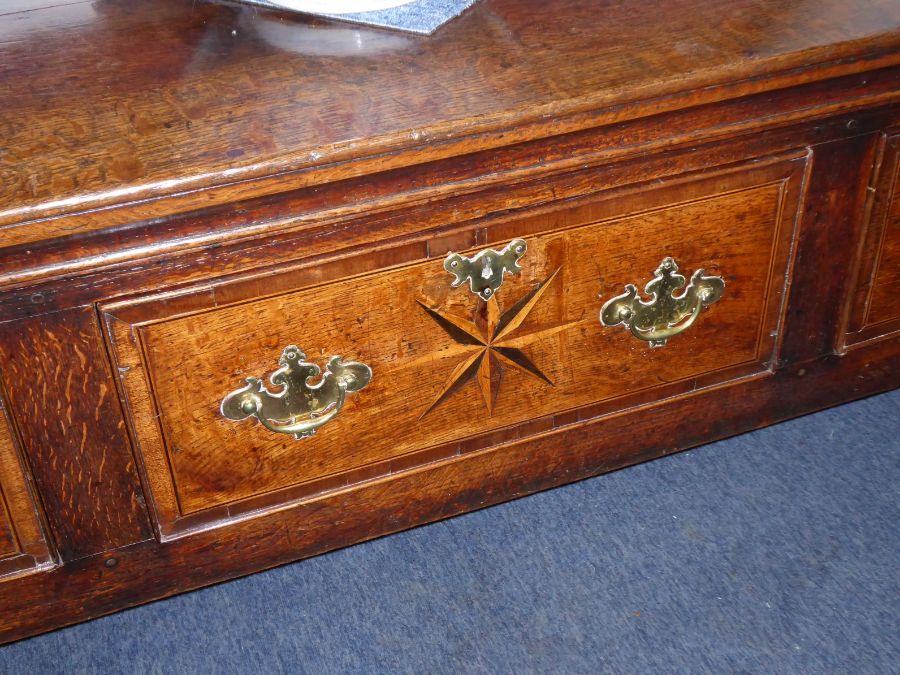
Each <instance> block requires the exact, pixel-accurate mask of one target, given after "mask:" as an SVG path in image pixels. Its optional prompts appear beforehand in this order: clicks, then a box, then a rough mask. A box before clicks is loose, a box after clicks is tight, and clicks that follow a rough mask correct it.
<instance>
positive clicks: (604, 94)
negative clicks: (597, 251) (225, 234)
mask: <svg viewBox="0 0 900 675" xmlns="http://www.w3.org/2000/svg"><path fill="white" fill-rule="evenodd" d="M51 5H52V6H51ZM897 63H900V3H898V2H897V1H896V0H869V1H867V2H846V0H794V1H792V2H784V1H783V0H702V1H701V0H666V1H665V2H649V1H648V0H605V1H602V2H598V1H597V0H553V1H552V2H548V1H547V0H481V2H479V3H478V4H477V5H476V6H475V7H473V8H472V9H471V10H469V11H467V12H466V13H465V14H464V15H463V16H462V17H461V18H459V19H457V20H455V21H453V22H452V23H450V24H448V25H447V26H445V27H444V28H443V29H441V30H440V31H438V33H437V34H435V35H434V36H431V37H421V36H414V35H407V34H402V33H392V32H387V31H381V30H375V29H365V28H360V27H355V26H350V25H345V24H340V23H327V22H320V21H315V20H312V19H309V18H303V17H300V18H297V17H291V16H288V15H286V14H279V13H273V12H261V11H259V10H257V9H254V8H250V7H247V6H241V5H227V4H214V3H211V2H209V3H207V2H201V1H199V0H155V1H154V2H146V1H145V0H100V1H99V2H97V1H94V0H55V1H53V2H51V0H12V2H11V3H6V4H5V5H4V7H2V8H0V228H2V229H0V247H2V246H9V245H15V244H27V243H28V242H34V241H37V240H41V239H46V238H50V237H55V236H60V235H63V234H71V233H79V232H84V231H89V230H95V229H99V228H100V227H106V226H108V225H109V224H110V221H109V220H108V219H104V218H102V217H100V216H97V215H95V214H96V213H98V211H97V209H98V208H99V207H105V206H109V205H113V204H123V203H140V204H143V205H144V206H142V207H141V209H142V210H139V211H136V212H135V213H133V214H131V215H129V216H128V217H129V219H130V218H133V217H135V214H136V215H137V216H139V217H143V218H151V217H157V216H161V215H166V214H167V213H172V212H175V211H178V210H186V209H190V208H197V207H199V206H205V205H207V204H210V203H220V202H223V201H226V200H232V199H234V198H235V197H236V196H237V197H241V198H242V197H249V196H255V195H260V194H265V193H267V192H271V191H273V183H272V180H273V179H272V176H282V177H283V176H284V175H285V174H286V173H288V172H290V173H291V175H292V176H293V177H294V178H293V179H292V180H295V181H296V180H301V181H302V184H304V185H311V184H316V183H322V182H328V181H332V180H336V179H339V178H344V177H348V176H354V175H361V174H365V173H368V172H372V171H379V170H383V169H387V168H395V167H401V166H407V165H411V164H415V163H420V162H423V161H428V160H431V159H437V158H442V157H448V156H452V155H456V154H461V153H464V152H471V151H474V150H481V149H486V148H491V147H496V146H499V145H507V144H509V143H511V142H514V141H516V140H530V139H533V138H539V137H546V136H549V135H553V134H557V133H565V132H568V131H574V130H578V129H583V128H587V127H591V126H597V125H600V124H605V123H610V122H615V121H618V120H623V119H629V118H634V117H639V116H644V115H648V114H653V113H656V112H662V111H667V110H674V109H678V108H682V107H687V106H694V105H698V104H703V103H707V102H712V101H717V100H722V99H725V98H734V97H737V96H740V95H744V94H749V93H757V92H760V91H767V90H770V89H777V88H782V87H785V86H791V85H795V84H802V83H807V82H814V81H818V80H823V79H827V78H830V77H837V76H842V75H847V74H854V73H859V72H865V71H868V70H872V69H875V68H879V67H883V66H889V65H895V64H897ZM297 176H300V178H299V179H298V178H297ZM266 181H268V183H267V182H266ZM201 189H203V190H204V192H203V193H202V194H199V193H198V192H197V191H198V190H201ZM172 199H177V200H178V203H177V204H173V205H168V206H167V205H165V204H164V203H165V202H167V200H172Z"/></svg>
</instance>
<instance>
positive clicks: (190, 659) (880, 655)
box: [0, 390, 900, 675]
mask: <svg viewBox="0 0 900 675" xmlns="http://www.w3.org/2000/svg"><path fill="white" fill-rule="evenodd" d="M0 672H2V673H29V674H30V673H101V672H102V673H166V674H169V673H281V672H284V673H315V674H319V673H382V672H384V673H716V674H720V673H852V674H854V675H856V674H861V673H878V674H881V673H898V672H900V390H898V391H895V392H893V393H889V394H884V395H881V396H877V397H873V398H870V399H867V400H864V401H859V402H857V403H853V404H850V405H846V406H842V407H840V408H836V409H832V410H828V411H825V412H821V413H818V414H816V415H811V416H808V417H804V418H801V419H797V420H794V421H791V422H787V423H784V424H781V425H778V426H776V427H772V428H769V429H763V430H760V431H756V432H753V433H749V434H745V435H743V436H739V437H736V438H732V439H729V440H726V441H722V442H719V443H714V444H711V445H707V446H704V447H701V448H697V449H695V450H692V451H689V452H685V453H681V454H678V455H674V456H671V457H667V458H665V459H661V460H658V461H655V462H650V463H648V464H643V465H641V466H637V467H632V468H630V469H625V470H623V471H619V472H616V473H613V474H610V475H607V476H601V477H599V478H595V479H592V480H588V481H584V482H581V483H578V484H575V485H571V486H567V487H564V488H560V489H557V490H552V491H549V492H545V493H542V494H539V495H534V496H531V497H527V498H525V499H520V500H518V501H516V502H512V503H508V504H503V505H501V506H497V507H493V508H490V509H486V510H483V511H480V512H477V513H473V514H469V515H466V516H462V517H459V518H455V519H452V520H448V521H444V522H440V523H436V524H434V525H429V526H427V527H422V528H419V529H416V530H412V531H409V532H404V533H401V534H398V535H394V536H391V537H387V538H384V539H380V540H377V541H373V542H369V543H366V544H362V545H359V546H355V547H351V548H348V549H344V550H341V551H337V552H335V553H331V554H328V555H325V556H321V557H318V558H314V559H311V560H307V561H304V562H300V563H297V564H293V565H288V566H285V567H281V568H279V569H275V570H271V571H268V572H265V573H262V574H258V575H255V576H252V577H247V578H244V579H240V580H237V581H233V582H230V583H226V584H222V585H219V586H215V587H212V588H207V589H205V590H201V591H198V592H195V593H191V594H188V595H182V596H179V597H176V598H172V599H170V600H166V601H163V602H157V603H154V604H151V605H148V606H145V607H140V608H137V609H133V610H129V611H127V612H122V613H120V614H117V615H114V616H110V617H106V618H103V619H99V620H96V621H93V622H90V623H87V624H82V625H79V626H75V627H72V628H68V629H65V630H61V631H57V632H55V633H51V634H48V635H44V636H41V637H37V638H33V639H31V640H25V641H22V642H18V643H15V644H12V645H9V646H7V647H4V648H0Z"/></svg>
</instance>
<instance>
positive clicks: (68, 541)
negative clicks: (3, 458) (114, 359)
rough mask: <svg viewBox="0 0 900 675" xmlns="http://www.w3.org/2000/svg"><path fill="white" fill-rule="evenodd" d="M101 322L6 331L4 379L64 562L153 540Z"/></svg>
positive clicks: (89, 315) (79, 317)
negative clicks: (137, 542) (103, 339)
mask: <svg viewBox="0 0 900 675" xmlns="http://www.w3.org/2000/svg"><path fill="white" fill-rule="evenodd" d="M98 328H99V327H98V326H97V321H96V316H95V315H94V313H93V311H92V310H91V309H88V308H84V309H73V310H70V311H67V312H60V313H56V314H52V315H49V316H45V317H41V318H40V319H33V320H30V321H19V322H16V323H15V324H5V325H3V326H0V372H2V373H3V377H4V380H5V384H6V388H7V392H8V395H9V408H10V411H11V413H12V415H13V417H14V418H15V419H16V420H17V421H18V427H19V430H20V433H21V436H22V443H23V447H24V451H25V455H26V456H27V457H28V459H29V461H30V463H31V466H32V468H33V471H34V479H35V482H36V484H37V487H38V489H39V490H40V492H41V496H42V498H43V500H44V504H45V505H46V507H47V519H48V521H49V523H50V528H51V531H52V533H53V536H54V540H55V542H56V547H57V550H58V551H59V554H60V556H61V557H62V558H63V560H71V559H75V558H79V557H83V556H86V555H91V554H93V553H99V552H101V551H106V550H108V549H112V548H116V547H118V546H124V545H125V544H129V543H132V542H134V541H140V540H142V539H146V538H147V537H149V536H150V528H149V522H148V519H147V514H146V509H145V507H144V504H143V499H144V497H143V493H142V492H141V490H140V483H139V481H138V477H137V472H136V470H135V465H134V459H133V457H132V454H131V447H130V445H129V443H128V437H127V435H126V434H125V423H124V422H123V420H122V417H121V411H120V408H119V402H118V400H117V397H116V386H115V382H114V381H113V379H112V375H111V373H110V372H109V368H108V365H107V359H106V352H105V349H104V347H103V341H102V338H101V336H100V331H99V329H98Z"/></svg>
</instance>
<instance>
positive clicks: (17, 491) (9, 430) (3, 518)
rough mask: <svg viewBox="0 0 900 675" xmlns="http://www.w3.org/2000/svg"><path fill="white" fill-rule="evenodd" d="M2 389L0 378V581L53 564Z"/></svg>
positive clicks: (41, 519) (38, 508) (47, 567)
mask: <svg viewBox="0 0 900 675" xmlns="http://www.w3.org/2000/svg"><path fill="white" fill-rule="evenodd" d="M2 391H3V386H2V380H0V583H2V582H3V581H4V580H6V581H9V580H10V579H11V578H12V577H13V576H17V575H18V574H21V573H25V572H34V571H38V570H42V569H43V570H46V569H49V568H50V567H52V565H53V558H52V555H51V552H50V548H49V545H48V542H47V538H46V536H45V535H44V524H43V518H42V517H41V514H40V507H39V505H38V502H37V501H36V499H35V494H34V491H33V489H32V487H31V484H30V480H29V476H28V473H27V469H26V468H25V465H24V464H23V462H22V456H21V454H20V453H19V450H18V447H17V442H16V440H15V430H14V429H13V427H12V422H11V420H10V419H9V416H8V415H7V413H6V405H5V403H4V400H3V399H4V397H3V394H2Z"/></svg>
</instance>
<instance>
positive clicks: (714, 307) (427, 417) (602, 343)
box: [101, 156, 806, 538]
mask: <svg viewBox="0 0 900 675" xmlns="http://www.w3.org/2000/svg"><path fill="white" fill-rule="evenodd" d="M805 161H806V160H805V157H803V156H789V157H781V158H778V157H776V158H764V159H761V160H754V161H751V162H747V163H744V164H739V165H732V166H727V167H720V168H715V169H710V170H707V171H703V172H700V173H694V174H688V175H682V176H676V177H669V178H666V179H660V180H654V181H651V182H648V183H645V184H641V185H633V186H630V187H627V188H622V189H616V190H603V189H600V188H597V187H592V181H589V180H588V181H582V182H581V184H582V185H583V186H584V187H583V188H582V190H581V192H580V193H578V194H574V195H573V194H567V195H566V198H564V199H562V198H561V199H558V200H553V199H552V197H551V198H550V199H548V201H546V202H545V203H541V204H537V205H531V206H530V207H529V208H527V209H524V210H522V211H508V212H499V213H494V214H488V215H484V216H482V217H479V218H477V219H475V220H468V221H463V222H455V221H454V220H453V218H454V214H453V213H452V212H450V211H449V210H448V211H447V213H446V225H445V227H443V228H442V229H439V230H437V231H432V232H430V233H429V234H427V235H423V236H422V237H421V238H419V239H412V240H404V241H402V242H382V243H380V244H373V245H372V246H371V248H369V249H367V250H362V251H359V250H357V251H353V252H352V254H350V253H347V254H345V255H343V256H338V257H334V258H331V259H321V260H315V261H303V260H302V259H301V260H298V261H297V263H296V264H294V265H289V266H285V267H279V268H274V269H268V270H263V271H261V272H260V271H254V272H248V273H247V274H246V275H244V276H242V277H239V278H229V279H221V280H211V281H210V282H209V283H207V284H203V285H201V286H197V287H192V288H187V289H178V290H173V291H170V292H167V293H159V294H154V295H151V296H146V297H139V298H130V299H127V300H122V301H116V302H110V303H107V304H105V305H104V306H103V307H102V308H101V310H102V313H103V316H104V317H105V325H106V331H107V337H108V340H109V348H110V353H111V354H112V356H113V359H114V360H115V365H116V366H117V368H118V372H119V374H120V378H121V393H122V396H123V400H124V404H125V408H126V412H127V417H128V420H129V424H130V427H131V433H132V434H133V436H134V442H135V447H136V448H137V454H138V457H139V459H140V463H141V465H142V471H143V474H144V480H145V482H146V485H147V486H148V488H149V492H150V495H151V497H152V506H153V510H154V513H155V517H156V520H157V523H158V528H159V533H160V535H161V537H163V538H166V537H172V536H180V535H182V534H184V533H186V532H189V531H191V530H192V529H194V528H206V527H210V526H213V525H225V524H227V523H228V522H229V521H232V520H234V519H243V518H246V517H251V516H253V515H255V514H258V513H261V512H265V511H266V510H269V509H274V508H283V507H285V506H286V505H290V504H293V503H299V502H303V501H304V500H308V499H311V498H314V497H315V496H317V495H320V494H322V493H324V492H329V491H333V490H340V489H348V488H351V487H352V486H354V485H357V484H361V483H364V482H367V481H372V480H384V479H385V478H389V477H390V476H393V475H396V474H398V473H401V472H407V471H413V470H415V469H416V467H419V466H422V465H424V464H428V463H432V462H438V461H453V459H454V458H455V457H458V456H460V455H462V454H465V453H470V452H474V451H478V450H482V449H484V448H489V447H491V446H494V445H497V444H499V443H503V442H505V441H509V440H513V439H521V438H525V437H528V436H530V435H537V434H546V433H553V432H554V431H555V430H557V429H561V428H564V427H565V426H566V425H567V424H570V423H572V422H577V421H579V420H583V419H587V418H591V417H596V416H600V415H608V414H614V413H615V412H616V411H618V410H621V409H624V408H626V407H627V408H631V407H634V406H637V405H647V404H652V403H653V402H655V401H659V400H663V399H671V398H673V397H683V396H690V395H691V394H692V393H693V392H696V391H698V390H701V389H706V388H709V387H715V386H717V385H719V384H721V383H724V382H730V381H733V380H736V379H739V378H758V377H767V376H768V375H769V374H770V373H771V370H772V364H773V362H774V360H775V358H776V356H777V350H778V344H779V336H780V331H781V322H782V314H783V299H784V297H785V291H786V286H787V280H788V276H789V270H790V264H791V259H790V252H791V250H792V240H793V237H794V233H795V229H796V221H797V211H798V203H799V197H800V186H801V184H802V176H803V172H804V167H805ZM555 180H558V181H563V178H555V179H552V180H551V179H548V180H547V181H546V182H545V183H544V185H543V188H544V189H545V192H547V194H550V195H552V194H554V193H555V190H554V189H553V184H554V183H553V181H555ZM596 184H597V182H593V185H596ZM560 192H562V190H560ZM451 251H453V252H455V254H454V253H451ZM664 261H666V262H665V263H664ZM454 265H455V266H454ZM676 265H677V272H676V270H675V266H676ZM503 269H505V270H506V273H505V274H503V273H502V271H501V270H503ZM695 272H696V273H697V278H696V279H694V280H693V281H691V279H692V276H693V275H694V274H695ZM678 274H682V275H683V276H684V279H683V280H682V283H681V284H679V283H675V282H676V281H677V280H678V276H677V275H678ZM655 277H659V278H658V279H657V280H656V281H655V284H654V288H656V289H658V291H659V292H658V297H657V301H656V302H655V303H652V302H650V299H649V296H646V295H644V296H643V300H641V299H640V297H638V298H637V299H636V300H634V299H633V298H632V297H631V295H633V294H631V295H628V294H627V293H626V287H628V288H632V287H637V288H638V289H641V290H643V289H644V287H645V286H646V285H647V284H648V283H649V282H650V281H651V280H653V279H654V278H655ZM473 279H474V281H473ZM457 280H460V281H461V282H462V283H460V284H459V285H456V284H455V282H456V281H457ZM498 282H499V283H498ZM688 282H691V283H692V284H693V289H690V292H687V290H688V289H685V288H680V286H684V284H686V283H688ZM629 285H632V286H629ZM482 288H486V289H487V290H484V291H483V292H482V294H481V295H478V294H477V293H476V292H474V290H473V289H475V290H479V289H482ZM723 289H724V290H723ZM651 290H652V289H651ZM673 293H674V294H675V295H674V296H673ZM681 293H685V296H684V297H683V298H682V299H681V300H680V301H675V300H674V299H673V298H674V297H677V296H678V295H679V294H681ZM698 298H699V299H698ZM698 303H699V304H698ZM623 308H624V309H623ZM629 308H630V311H631V314H630V315H629V311H628V310H629ZM601 310H604V311H603V318H602V320H601ZM657 314H658V316H657ZM628 316H632V317H633V318H632V319H631V320H630V323H631V324H632V325H633V329H630V328H629V327H628V324H629V319H628ZM647 317H650V318H649V319H648V318H647ZM623 319H624V322H623V321H622V320H623ZM668 320H671V322H673V323H675V326H674V328H673V329H672V330H671V331H670V332H671V333H677V334H674V335H672V336H671V337H669V338H668V339H664V336H663V333H662V332H659V331H657V332H656V333H654V330H653V328H652V326H653V325H658V327H660V329H661V330H662V327H663V324H664V323H666V322H667V321H668ZM654 336H655V340H652V338H654ZM334 357H338V358H337V359H334ZM276 370H278V371H279V374H278V375H276V376H275V377H274V379H275V383H273V382H271V381H270V380H269V378H270V376H272V374H273V372H274V371H276ZM322 373H324V375H323V374H322ZM247 378H256V379H251V380H250V381H249V383H248V381H247ZM307 378H308V379H307ZM234 392H238V393H234ZM232 394H233V395H232ZM229 395H231V396H229ZM310 411H318V415H315V414H314V415H312V416H311V415H310V414H308V413H309V412H310ZM241 417H243V418H244V419H239V418H241ZM235 418H238V419H235ZM261 420H262V421H261ZM268 427H271V429H270V428H268ZM311 427H314V428H311ZM307 432H311V433H307Z"/></svg>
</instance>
